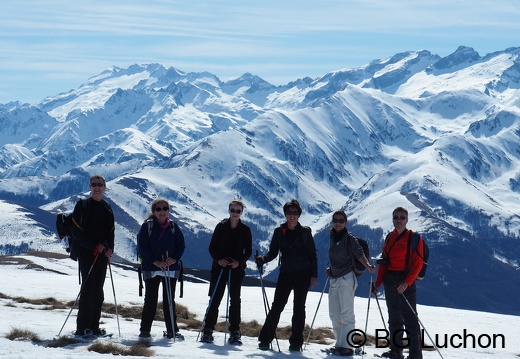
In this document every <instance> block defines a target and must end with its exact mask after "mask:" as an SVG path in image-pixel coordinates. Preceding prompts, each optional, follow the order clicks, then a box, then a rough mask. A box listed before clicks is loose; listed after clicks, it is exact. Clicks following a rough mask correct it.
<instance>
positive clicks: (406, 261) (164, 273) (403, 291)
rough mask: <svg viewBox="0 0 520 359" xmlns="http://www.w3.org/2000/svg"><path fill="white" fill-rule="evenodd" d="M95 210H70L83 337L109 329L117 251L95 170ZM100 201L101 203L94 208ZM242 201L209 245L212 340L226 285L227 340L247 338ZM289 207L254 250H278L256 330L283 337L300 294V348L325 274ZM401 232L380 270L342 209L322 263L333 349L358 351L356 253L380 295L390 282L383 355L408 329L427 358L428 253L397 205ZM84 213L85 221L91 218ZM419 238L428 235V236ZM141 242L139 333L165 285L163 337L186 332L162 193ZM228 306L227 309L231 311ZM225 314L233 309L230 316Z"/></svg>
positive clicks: (295, 328) (262, 337)
mask: <svg viewBox="0 0 520 359" xmlns="http://www.w3.org/2000/svg"><path fill="white" fill-rule="evenodd" d="M89 185H90V191H91V197H90V198H89V202H90V203H89V209H88V216H86V221H85V218H82V216H83V215H84V212H85V209H84V208H82V207H83V206H84V205H83V204H82V201H81V200H80V201H78V203H77V204H76V206H75V208H74V212H73V223H74V225H73V228H72V234H73V236H74V240H76V241H77V243H78V244H79V247H80V248H79V251H78V252H79V253H78V257H79V265H80V272H81V277H82V289H81V291H80V298H79V308H78V316H77V322H76V326H77V329H76V332H75V334H76V335H84V334H89V335H103V334H105V331H104V330H103V329H101V328H100V327H99V324H100V323H99V322H100V317H101V306H102V304H103V301H104V294H103V285H104V281H105V277H106V271H107V264H109V261H110V257H111V255H112V253H113V252H114V228H115V227H114V215H113V213H112V211H111V209H110V206H109V205H108V203H107V202H106V201H105V200H104V199H103V194H104V191H105V189H106V181H105V178H104V177H103V176H101V175H97V174H96V175H93V176H91V177H90V182H89ZM92 209H94V210H92ZM244 209H245V206H244V203H243V202H242V201H240V200H236V199H234V200H232V201H231V202H230V203H229V204H228V212H229V217H228V218H226V219H224V220H222V221H221V222H219V223H218V224H217V225H216V227H215V229H214V231H213V235H212V237H211V242H210V244H209V253H210V255H211V257H212V265H211V278H210V284H209V291H208V296H209V297H210V301H209V305H208V308H207V311H206V314H205V317H204V321H203V325H202V326H201V329H200V331H199V335H200V334H202V335H201V337H200V341H201V342H207V343H212V342H213V331H214V330H215V325H216V324H217V318H218V309H219V305H220V303H221V301H222V299H223V297H224V294H225V291H226V287H227V290H228V298H229V303H228V304H229V307H228V310H229V317H228V318H229V341H228V342H229V343H230V344H235V345H240V344H241V343H242V342H241V332H240V324H241V287H242V281H243V279H244V277H245V269H246V262H247V261H248V260H249V259H251V257H252V233H251V229H250V227H249V226H247V225H246V224H245V223H244V222H243V221H242V220H241V216H242V214H243V213H244ZM282 210H283V214H284V216H285V219H286V221H285V222H284V223H283V224H282V225H280V226H279V227H277V228H275V230H274V232H273V235H272V239H271V242H270V245H269V250H268V251H267V253H265V254H263V255H255V256H254V257H253V258H254V261H255V263H256V265H257V266H258V268H259V269H261V268H263V265H264V264H266V263H268V262H270V261H272V260H275V259H276V258H278V261H279V275H278V279H277V282H276V288H275V292H274V300H273V302H272V305H271V306H270V308H269V306H267V308H269V310H266V319H265V322H264V324H263V326H262V329H261V330H260V333H259V335H258V341H259V345H258V348H259V349H261V350H269V349H270V348H271V345H272V344H271V343H272V341H273V339H275V338H276V328H277V326H278V323H279V320H280V316H281V313H282V312H283V310H284V308H285V305H286V304H287V301H288V298H289V296H290V294H291V292H292V293H293V298H294V301H293V312H292V322H291V336H290V337H289V345H290V346H289V350H290V351H301V350H302V346H303V344H304V338H303V331H304V326H305V318H306V316H305V303H306V299H307V293H308V291H309V289H310V288H312V287H314V286H315V285H316V283H317V278H318V261H317V253H316V246H315V242H314V239H313V236H312V232H311V229H310V228H309V227H306V226H303V225H302V224H300V222H299V219H300V216H301V214H302V208H301V206H300V204H299V202H298V201H297V200H295V199H292V200H290V201H289V202H287V203H285V204H284V206H283V208H282ZM392 220H393V224H394V230H393V231H392V232H391V233H389V234H388V236H387V237H386V240H385V245H384V247H383V248H382V260H380V261H378V263H379V266H378V269H377V270H376V267H375V265H374V264H371V263H370V261H369V258H366V256H365V254H364V251H363V249H362V247H361V245H360V243H359V241H358V239H357V238H356V237H355V236H353V235H351V233H350V232H349V231H348V230H347V215H346V213H345V212H344V211H341V210H338V211H335V212H334V213H333V215H332V226H331V228H330V230H329V232H330V242H329V266H328V268H326V270H325V271H324V274H325V275H326V276H328V279H329V280H330V288H329V293H328V299H329V300H328V303H329V316H330V319H331V322H332V330H333V332H334V336H335V339H336V343H335V345H334V346H333V347H332V348H331V349H330V352H331V353H333V354H335V355H339V356H347V357H348V356H352V355H354V354H355V351H354V349H355V348H353V347H352V345H353V343H352V342H351V341H349V340H348V338H347V337H348V335H349V333H351V332H352V331H353V330H354V329H355V325H356V322H355V315H354V293H355V290H356V287H357V277H356V275H355V272H354V266H355V260H354V258H356V259H357V260H358V261H359V262H361V263H362V264H363V265H364V266H365V267H366V269H367V270H368V271H369V272H370V273H376V271H377V277H376V280H375V282H374V283H373V285H372V288H371V293H372V294H373V295H377V291H378V290H379V288H380V286H381V285H384V292H385V299H386V303H387V307H388V317H389V319H388V324H389V331H390V335H389V351H387V352H385V353H383V354H382V355H381V356H382V357H385V358H396V359H400V358H404V357H403V348H404V347H405V345H403V339H404V338H403V335H404V333H405V332H406V336H407V338H408V345H407V347H408V350H409V356H408V358H409V359H420V358H422V353H421V333H420V326H419V322H418V317H417V315H416V286H415V279H416V277H417V274H418V273H419V271H420V269H421V266H422V260H421V253H419V252H415V251H414V252H412V253H410V252H409V251H407V248H408V242H409V241H411V234H412V232H411V231H410V230H408V229H407V228H406V224H407V222H408V211H407V210H406V209H405V208H403V207H397V208H395V209H394V210H393V212H392ZM84 221H85V222H84ZM421 240H422V239H421ZM137 249H138V252H139V255H140V258H141V260H142V277H143V280H144V283H145V296H144V306H143V309H142V315H141V324H140V333H139V339H140V340H150V338H151V328H152V323H153V320H154V318H155V314H156V311H157V305H158V293H159V286H160V284H161V283H162V286H163V297H162V303H163V313H164V321H165V324H166V331H165V332H164V336H165V337H168V338H172V339H174V340H178V341H181V340H184V337H183V335H182V334H181V333H180V332H179V327H178V325H177V316H176V313H175V301H174V293H175V287H176V282H177V276H178V272H179V269H180V262H181V257H182V255H183V253H184V249H185V240H184V236H183V233H182V231H181V229H180V228H179V226H178V225H177V224H176V223H175V222H174V221H173V220H172V219H170V204H169V202H168V200H167V199H164V198H157V199H155V200H154V201H153V202H152V203H151V206H150V214H149V215H148V216H147V217H146V219H145V221H144V223H143V224H142V226H141V228H140V230H139V233H138V235H137ZM226 314H227V313H226ZM226 317H227V315H226Z"/></svg>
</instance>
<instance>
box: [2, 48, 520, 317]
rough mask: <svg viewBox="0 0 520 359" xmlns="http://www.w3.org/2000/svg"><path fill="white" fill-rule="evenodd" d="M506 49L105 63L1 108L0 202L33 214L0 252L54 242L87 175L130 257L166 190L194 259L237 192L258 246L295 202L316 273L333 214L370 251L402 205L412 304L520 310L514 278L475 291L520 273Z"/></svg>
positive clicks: (510, 68)
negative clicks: (426, 263)
mask: <svg viewBox="0 0 520 359" xmlns="http://www.w3.org/2000/svg"><path fill="white" fill-rule="evenodd" d="M519 53H520V50H519V48H510V49H506V50H504V51H497V52H495V53H492V54H488V55H485V56H482V57H481V56H480V55H479V54H478V53H476V52H475V51H474V50H473V49H471V48H467V47H463V46H461V47H460V48H459V49H457V51H455V52H454V53H453V54H451V55H449V56H447V57H444V58H440V57H439V56H437V55H433V54H431V53H430V52H428V51H426V50H421V51H410V52H405V53H401V54H396V55H394V56H392V57H390V58H388V59H384V60H374V61H372V62H371V63H370V64H368V65H366V66H363V67H360V68H354V69H343V70H339V71H335V72H331V73H329V74H325V75H324V76H322V77H320V78H317V79H310V78H304V79H298V80H295V81H293V82H291V83H288V84H287V85H284V86H273V85H270V84H269V83H267V82H266V81H264V80H262V79H261V78H259V77H258V76H255V75H253V74H244V75H243V76H241V77H240V78H237V79H234V80H231V81H227V82H222V81H220V80H219V79H218V78H217V77H216V76H214V75H212V74H210V73H206V72H203V73H184V72H182V71H180V70H177V69H175V68H165V67H163V66H162V65H160V64H149V65H133V66H130V67H129V68H127V69H121V68H118V67H113V68H111V69H108V70H107V71H105V72H103V73H101V74H99V75H97V76H94V77H92V78H90V79H89V80H88V81H87V82H86V83H85V84H84V85H82V86H80V87H79V88H78V89H73V90H71V91H69V92H68V93H64V94H59V95H56V96H49V97H47V98H46V99H44V100H43V101H42V102H41V103H40V104H38V105H37V106H28V105H22V104H19V103H11V104H6V105H3V106H0V121H2V124H3V126H2V127H1V128H0V144H1V145H2V147H0V200H2V201H3V202H2V206H3V207H5V211H6V212H16V211H18V208H22V210H23V211H26V212H27V213H30V214H24V216H30V217H31V218H32V219H33V220H34V222H31V223H32V224H31V225H30V228H33V227H34V232H31V233H32V234H31V235H30V236H21V235H20V234H21V233H23V231H21V230H20V228H21V225H19V224H11V223H10V222H9V225H6V226H5V228H12V230H11V229H10V230H9V231H7V232H5V233H7V235H6V236H5V237H4V238H5V239H4V240H3V241H4V242H3V243H0V253H19V252H20V251H25V250H27V248H30V249H45V248H47V247H48V246H55V243H54V241H55V239H56V238H55V236H54V235H53V229H54V223H53V214H54V213H55V212H56V211H58V210H62V211H70V210H71V209H72V208H73V204H74V202H75V200H77V198H78V196H82V195H88V193H87V192H86V191H88V177H89V175H90V174H92V173H95V172H99V173H102V174H103V175H105V176H106V178H107V180H108V181H109V182H108V186H107V191H106V195H107V198H108V200H109V201H110V203H111V204H112V206H113V208H114V211H115V213H116V221H117V226H116V231H117V249H116V253H117V254H118V255H119V256H120V257H121V258H124V259H127V260H129V261H133V260H134V259H135V248H134V242H135V232H136V231H137V229H138V227H139V223H141V221H142V220H143V218H144V217H145V215H146V214H147V212H148V205H149V203H150V202H151V200H152V199H153V198H155V197H156V196H164V197H166V198H168V199H169V200H170V201H171V203H172V208H173V215H174V217H175V219H176V220H177V221H178V223H179V225H180V226H181V228H182V229H183V231H184V232H185V236H186V237H187V238H189V240H190V241H189V242H188V248H187V251H186V261H185V264H186V265H187V266H190V267H193V268H206V267H208V266H209V256H208V255H207V253H206V251H201V250H200V249H201V248H206V247H207V244H208V242H209V238H210V236H211V232H212V230H213V228H214V226H215V225H216V223H217V222H218V221H219V220H221V219H222V218H224V217H226V216H227V213H226V209H227V208H226V204H227V203H228V202H229V201H230V200H231V199H232V198H234V197H239V198H242V199H243V200H244V202H245V203H246V206H247V208H246V212H245V214H244V216H243V220H244V221H245V222H246V223H248V224H249V225H250V226H251V227H252V229H253V237H254V241H255V244H254V249H255V250H256V249H257V248H258V249H259V250H260V251H262V250H265V248H266V247H267V245H268V243H269V240H270V238H271V234H272V231H273V229H274V227H275V226H276V225H279V224H280V223H281V222H282V221H283V216H282V213H281V207H282V205H283V203H284V202H286V201H287V200H289V199H290V198H293V197H294V198H297V199H298V200H299V201H300V202H301V203H302V206H303V209H304V213H303V215H302V217H301V223H302V224H304V225H309V226H311V228H312V229H313V233H314V234H315V238H316V242H317V245H318V255H319V264H320V266H321V267H324V266H325V265H326V263H327V249H326V243H327V238H326V237H327V232H326V229H327V228H328V226H329V225H330V216H331V214H332V212H333V211H334V210H336V209H339V208H343V209H345V210H346V212H347V214H348V215H349V228H350V230H351V231H352V232H354V233H355V234H357V235H359V236H361V237H363V238H365V239H367V240H368V241H369V242H370V247H371V253H373V254H374V255H376V254H377V253H378V251H379V250H380V247H381V244H382V241H383V238H384V235H385V234H386V233H387V232H388V231H389V230H391V229H392V227H391V220H390V214H391V210H392V209H393V208H394V207H396V206H400V205H402V206H405V207H407V208H408V209H409V211H410V222H409V227H410V228H411V229H414V230H417V231H419V232H421V233H422V234H423V236H424V237H425V238H426V239H427V240H428V242H429V243H431V250H432V263H431V265H430V269H429V274H428V278H427V279H426V280H425V281H424V282H423V283H421V287H424V289H422V288H421V290H424V291H426V292H427V293H428V295H427V296H426V297H425V304H431V305H444V306H451V307H457V308H468V309H478V310H486V311H493V312H500V313H510V314H520V311H519V310H518V306H517V304H516V303H515V301H514V300H513V299H512V298H515V297H516V296H518V295H520V288H516V287H514V286H513V287H512V288H511V292H510V293H507V294H506V293H504V292H503V291H496V290H494V289H493V287H492V286H489V287H485V288H481V289H479V291H480V295H479V296H475V295H474V293H475V290H476V288H477V285H478V280H477V278H480V279H483V280H486V281H487V280H489V281H492V280H496V278H499V279H498V282H500V283H502V285H504V286H506V287H510V285H509V284H510V283H511V282H515V281H516V280H518V279H520V278H519V277H520V271H518V270H517V269H518V265H519V263H518V258H519V257H520V246H519V237H520V217H519V215H518V202H519V200H520V165H519V163H520V161H519V159H520V151H519V150H518V144H519V143H520V138H519V137H520V101H519V100H518V99H519V98H520V96H519V92H518V91H519V89H520V75H519V74H520V71H519V65H518V64H519V63H520V60H519V56H518V55H519ZM2 221H6V222H7V221H8V219H7V217H6V219H2ZM24 230H27V228H26V227H24ZM27 237H30V239H28V238H27ZM54 248H55V247H53V249H54ZM58 250H59V249H58ZM275 267H276V263H272V265H271V266H269V267H268V273H269V274H268V275H267V278H268V279H274V278H275V276H276V268H275ZM321 267H320V268H321ZM319 280H320V282H319V285H321V284H323V283H324V278H323V277H321V278H319ZM367 285H368V283H365V282H362V283H360V288H364V287H366V286H367ZM479 288H480V286H479ZM363 292H364V291H363ZM453 293H457V295H456V296H454V295H453Z"/></svg>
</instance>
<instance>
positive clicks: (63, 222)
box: [56, 199, 88, 261]
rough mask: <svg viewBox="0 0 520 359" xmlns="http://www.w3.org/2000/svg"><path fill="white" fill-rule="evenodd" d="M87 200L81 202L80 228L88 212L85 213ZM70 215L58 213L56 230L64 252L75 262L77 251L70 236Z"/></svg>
mask: <svg viewBox="0 0 520 359" xmlns="http://www.w3.org/2000/svg"><path fill="white" fill-rule="evenodd" d="M87 204H88V199H82V200H81V216H80V223H79V225H80V226H82V225H83V223H84V222H86V220H85V218H86V215H87V213H88V211H85V208H86V207H87ZM83 214H85V216H84V215H83ZM72 225H73V224H72V213H69V214H65V213H58V214H57V215H56V230H57V232H58V236H59V237H60V239H61V241H62V243H63V244H64V246H65V250H66V251H67V252H68V253H69V257H70V258H71V259H73V260H75V261H77V260H78V250H77V249H76V246H77V244H76V243H75V241H74V237H73V236H72Z"/></svg>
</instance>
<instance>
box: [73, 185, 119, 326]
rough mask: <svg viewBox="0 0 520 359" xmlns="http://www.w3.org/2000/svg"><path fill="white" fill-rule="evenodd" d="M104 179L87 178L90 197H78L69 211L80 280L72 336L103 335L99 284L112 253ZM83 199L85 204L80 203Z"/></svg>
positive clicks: (111, 236) (112, 240)
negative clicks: (84, 198)
mask: <svg viewBox="0 0 520 359" xmlns="http://www.w3.org/2000/svg"><path fill="white" fill-rule="evenodd" d="M105 189H106V182H105V178H104V177H103V176H100V175H93V176H92V177H90V193H91V197H90V198H88V199H86V200H83V199H81V200H79V201H78V202H77V203H76V206H75V207H74V212H73V214H72V218H73V222H72V223H73V225H72V229H71V231H72V236H73V237H74V241H75V242H76V244H77V246H76V248H77V250H78V261H79V268H80V273H81V279H82V287H81V292H80V297H79V305H78V317H77V320H76V333H75V334H76V335H103V334H105V331H104V329H100V328H99V320H100V318H101V307H102V305H103V301H104V300H105V297H104V292H103V286H104V284H105V277H106V274H107V265H108V261H109V260H110V256H112V253H113V252H114V228H115V227H114V215H113V213H112V209H111V208H110V205H109V204H108V202H106V201H105V200H104V199H103V193H104V192H105ZM84 201H86V203H84Z"/></svg>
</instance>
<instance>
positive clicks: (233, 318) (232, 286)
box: [204, 266, 245, 332]
mask: <svg viewBox="0 0 520 359" xmlns="http://www.w3.org/2000/svg"><path fill="white" fill-rule="evenodd" d="M221 271H222V275H220V273H221ZM230 273H231V280H230V276H229V275H230ZM244 276H245V271H244V269H242V268H235V269H231V268H223V267H220V266H213V267H212V268H211V279H210V285H209V293H208V295H209V296H210V300H211V295H212V294H213V292H214V291H215V295H214V296H213V299H212V300H211V303H210V305H209V307H208V314H207V315H206V322H205V325H204V330H208V331H210V330H211V331H213V330H214V329H215V324H217V317H218V307H219V306H220V302H221V301H222V298H223V297H224V292H225V291H226V286H227V284H228V281H229V280H230V281H229V331H230V332H233V331H239V330H240V322H241V320H242V319H241V317H242V313H241V306H242V304H241V299H240V292H241V289H242V281H243V280H244ZM219 277H220V280H219ZM217 281H218V284H217ZM215 287H216V290H215ZM226 305H227V303H226Z"/></svg>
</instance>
